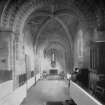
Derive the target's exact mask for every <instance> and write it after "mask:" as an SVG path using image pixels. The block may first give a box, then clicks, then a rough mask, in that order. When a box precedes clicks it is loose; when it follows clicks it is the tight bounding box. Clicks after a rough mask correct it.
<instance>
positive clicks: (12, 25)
mask: <svg viewBox="0 0 105 105" xmlns="http://www.w3.org/2000/svg"><path fill="white" fill-rule="evenodd" d="M10 1H12V0H10ZM12 2H13V1H12ZM64 2H66V1H64ZM67 2H69V3H64V4H62V2H60V4H59V3H58V4H57V3H56V4H55V6H54V3H53V2H52V0H51V2H50V1H49V0H44V1H40V2H38V1H37V0H30V1H25V2H23V3H21V5H19V4H16V2H15V3H12V5H11V3H10V2H9V3H7V5H6V6H5V9H4V11H3V13H2V16H1V26H2V27H4V28H7V29H9V30H11V31H13V33H14V36H15V37H14V42H15V48H16V52H18V49H19V47H24V46H23V45H22V46H19V45H21V44H20V42H22V44H23V43H24V42H23V39H24V34H23V30H24V25H25V23H26V21H27V20H28V18H29V16H30V15H31V14H32V13H33V12H34V11H36V10H38V9H41V8H43V7H46V6H48V7H49V8H50V12H51V16H54V11H56V10H53V7H56V6H57V5H58V7H59V5H60V6H62V8H66V9H67V10H68V11H69V10H71V12H70V13H75V14H74V15H76V16H77V17H78V18H79V21H80V22H82V23H85V22H86V21H87V19H86V18H87V17H86V18H85V15H84V13H83V12H82V11H81V9H80V7H77V6H76V5H75V4H73V2H70V1H69V0H68V1H67ZM66 4H67V5H66ZM11 8H13V9H11ZM62 8H60V9H62ZM67 13H68V14H69V12H67ZM55 14H56V13H55ZM61 24H62V22H61ZM64 27H65V26H64ZM20 40H21V41H20Z"/></svg>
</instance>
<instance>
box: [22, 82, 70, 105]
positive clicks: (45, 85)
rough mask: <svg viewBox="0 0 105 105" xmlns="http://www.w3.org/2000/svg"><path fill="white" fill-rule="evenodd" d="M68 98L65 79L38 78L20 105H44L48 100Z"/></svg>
mask: <svg viewBox="0 0 105 105" xmlns="http://www.w3.org/2000/svg"><path fill="white" fill-rule="evenodd" d="M68 99H70V96H69V88H68V82H67V81H65V80H40V81H39V82H37V84H36V85H35V86H34V87H32V88H31V89H30V90H29V92H28V94H27V97H26V99H25V100H24V101H23V102H22V105H45V103H46V102H49V101H53V102H56V101H58V102H59V101H65V100H68Z"/></svg>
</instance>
